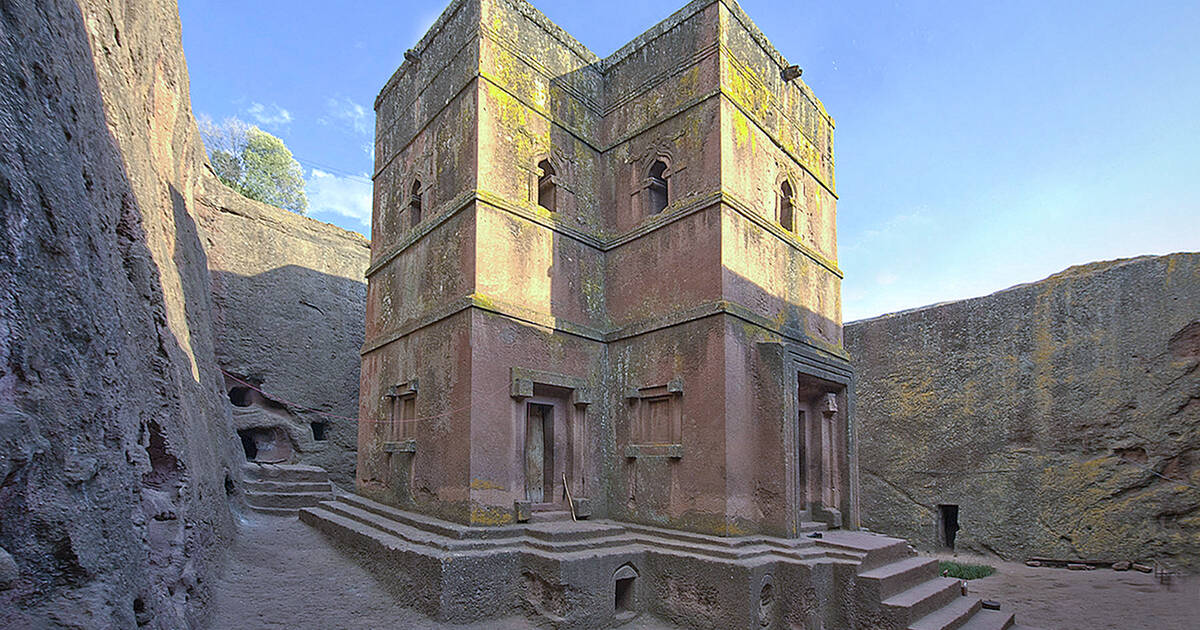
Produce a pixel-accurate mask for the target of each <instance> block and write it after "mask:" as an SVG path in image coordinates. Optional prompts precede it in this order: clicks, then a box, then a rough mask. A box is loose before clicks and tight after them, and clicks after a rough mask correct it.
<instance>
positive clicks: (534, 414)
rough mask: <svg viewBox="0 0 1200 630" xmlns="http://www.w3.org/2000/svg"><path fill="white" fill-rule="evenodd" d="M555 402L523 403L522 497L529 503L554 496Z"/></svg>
mask: <svg viewBox="0 0 1200 630" xmlns="http://www.w3.org/2000/svg"><path fill="white" fill-rule="evenodd" d="M554 471H555V466H554V405H548V404H542V403H535V402H530V403H526V405H525V498H526V500H528V501H529V502H530V503H534V504H537V503H549V502H551V501H553V500H554V485H555V484H554V480H555V477H554Z"/></svg>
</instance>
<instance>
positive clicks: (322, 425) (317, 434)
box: [309, 422, 329, 442]
mask: <svg viewBox="0 0 1200 630" xmlns="http://www.w3.org/2000/svg"><path fill="white" fill-rule="evenodd" d="M309 426H311V427H312V433H313V439H314V440H317V441H318V442H323V441H325V440H328V439H329V438H328V436H327V434H326V430H328V429H329V423H328V422H313V423H311V424H310V425H309Z"/></svg>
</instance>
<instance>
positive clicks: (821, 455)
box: [792, 374, 846, 527]
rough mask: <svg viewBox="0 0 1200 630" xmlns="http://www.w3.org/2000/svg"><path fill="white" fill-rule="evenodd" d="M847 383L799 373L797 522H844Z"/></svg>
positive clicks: (794, 463) (837, 524)
mask: <svg viewBox="0 0 1200 630" xmlns="http://www.w3.org/2000/svg"><path fill="white" fill-rule="evenodd" d="M844 391H845V390H844V388H843V387H842V386H840V385H838V384H836V383H832V382H829V381H826V380H823V379H820V378H816V377H813V376H809V375H806V374H800V376H799V390H798V392H797V396H796V425H795V433H794V435H795V450H794V451H793V454H792V466H793V470H794V471H795V479H794V482H793V483H794V487H795V489H796V490H795V497H796V499H795V504H794V505H795V510H796V512H795V514H796V517H795V518H796V522H797V523H800V522H803V521H808V520H811V521H820V522H824V523H825V524H826V525H828V526H829V527H840V526H841V525H842V515H841V511H842V493H843V490H844V484H845V474H846V471H845V468H844V467H845V461H844V458H845V453H844V451H845V449H846V441H845V436H844V433H845V414H844V413H843V411H842V410H841V407H842V405H841V404H840V403H839V397H840V396H842V395H843V394H844Z"/></svg>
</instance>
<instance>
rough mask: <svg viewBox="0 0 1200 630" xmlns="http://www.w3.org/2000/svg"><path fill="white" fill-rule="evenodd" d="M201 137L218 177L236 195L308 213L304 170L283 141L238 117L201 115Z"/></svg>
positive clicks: (296, 211) (299, 212)
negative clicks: (217, 119) (218, 119)
mask: <svg viewBox="0 0 1200 630" xmlns="http://www.w3.org/2000/svg"><path fill="white" fill-rule="evenodd" d="M198 122H199V123H200V134H201V135H202V136H203V137H204V144H205V146H206V147H207V148H208V161H209V162H210V163H211V164H212V167H213V171H215V172H216V174H217V178H218V179H220V180H221V181H222V182H224V183H225V185H227V186H229V187H230V188H232V189H234V190H236V191H238V192H239V193H241V194H243V195H245V196H246V197H249V198H251V199H255V200H257V201H261V202H263V203H269V204H271V205H273V206H277V207H280V208H284V209H285V210H291V211H292V212H295V213H298V214H304V213H305V212H307V211H308V196H307V195H306V194H305V193H304V169H302V168H300V163H299V162H297V161H296V158H294V157H292V152H291V151H289V150H288V148H287V146H286V145H285V144H283V140H280V139H279V138H277V137H275V136H273V135H271V134H269V133H267V132H265V131H263V130H262V129H259V128H258V127H255V126H253V125H248V124H246V123H245V122H243V121H241V120H238V119H237V118H226V119H225V121H224V122H222V123H221V124H219V125H218V124H216V123H214V122H213V121H212V119H211V118H208V117H207V116H201V117H200V119H199V121H198Z"/></svg>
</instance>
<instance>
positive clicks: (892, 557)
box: [813, 530, 913, 572]
mask: <svg viewBox="0 0 1200 630" xmlns="http://www.w3.org/2000/svg"><path fill="white" fill-rule="evenodd" d="M813 540H815V541H816V543H817V544H818V545H820V546H823V547H828V548H832V549H834V550H836V551H841V552H848V553H855V554H863V555H862V566H861V567H860V568H859V571H860V572H862V571H869V570H871V569H874V568H876V567H881V566H883V565H885V564H888V563H891V562H895V561H897V560H903V559H904V558H910V557H912V556H913V552H912V551H911V550H909V547H908V541H906V540H903V539H900V538H892V537H890V536H883V535H881V534H871V533H867V532H851V531H844V530H835V531H828V532H824V534H823V535H822V537H821V538H815V539H813Z"/></svg>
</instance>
